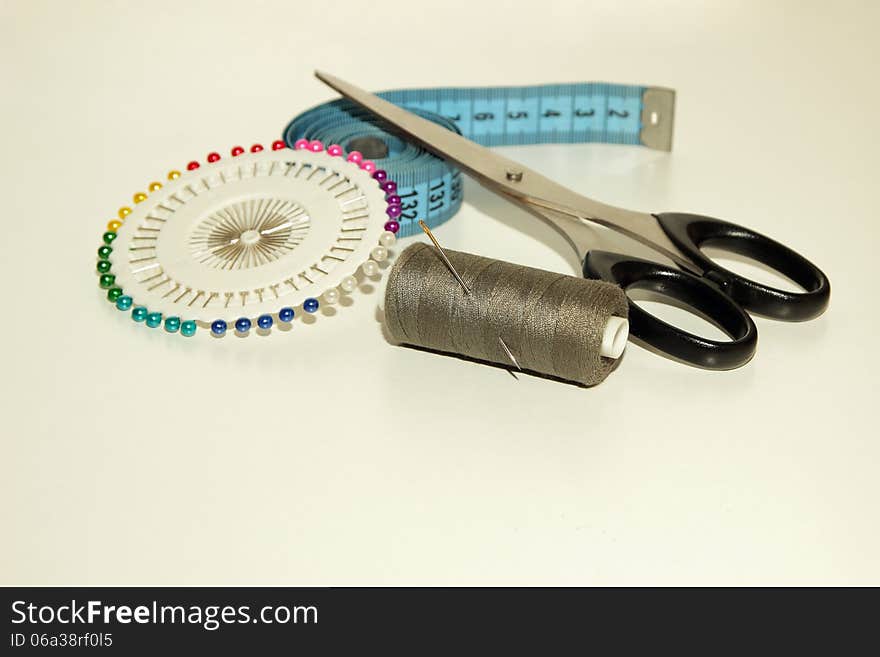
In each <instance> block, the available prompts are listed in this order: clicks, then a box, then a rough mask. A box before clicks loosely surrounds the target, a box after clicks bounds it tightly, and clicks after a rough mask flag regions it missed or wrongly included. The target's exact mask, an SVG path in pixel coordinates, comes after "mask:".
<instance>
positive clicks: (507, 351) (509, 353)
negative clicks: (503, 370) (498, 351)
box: [498, 335, 522, 381]
mask: <svg viewBox="0 0 880 657" xmlns="http://www.w3.org/2000/svg"><path fill="white" fill-rule="evenodd" d="M498 342H500V343H501V348H502V349H504V353H505V354H507V357H508V358H509V359H510V362H512V363H513V364H514V365H516V369H518V370H519V371H520V372H522V368H521V367H520V366H519V363H518V362H516V357H515V356H514V355H513V352H512V351H511V350H510V347H508V346H507V343H506V342H504V339H503V338H502V337H501V336H500V335H499V336H498ZM507 371H508V372H510V375H511V376H512V377H513V378H514V379H516V380H517V381H519V379H518V378H517V376H516V374H514V373H513V370H507Z"/></svg>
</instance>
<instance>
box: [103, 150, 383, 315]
mask: <svg viewBox="0 0 880 657" xmlns="http://www.w3.org/2000/svg"><path fill="white" fill-rule="evenodd" d="M387 207H388V204H387V202H386V200H385V192H383V191H382V189H380V187H379V183H378V182H377V181H376V180H374V179H373V177H372V174H371V172H370V171H367V170H364V169H361V168H360V167H359V166H358V165H357V164H354V163H352V162H348V161H346V160H345V159H344V158H343V157H332V156H331V155H329V154H328V153H327V152H317V153H316V152H312V151H310V150H291V149H289V148H281V149H278V150H271V151H270V150H264V151H261V152H255V153H254V152H252V153H242V154H240V155H238V156H235V157H227V158H223V159H220V160H218V161H215V162H213V163H205V164H202V165H201V166H199V167H198V168H194V169H193V170H190V171H187V172H185V173H183V174H182V175H180V176H179V177H178V178H176V179H174V180H170V181H168V182H167V183H166V184H164V185H163V186H160V188H159V189H156V190H155V191H153V192H152V193H150V194H149V195H148V196H147V197H146V198H145V199H144V200H142V201H140V202H138V203H137V204H136V205H135V206H134V208H133V209H132V211H131V213H130V214H129V215H128V216H127V217H126V218H125V222H124V224H123V225H122V226H121V227H120V228H119V229H118V231H117V235H116V240H115V242H114V243H113V253H112V254H111V256H110V258H109V259H110V261H111V262H112V270H113V273H114V275H115V277H116V285H118V286H120V287H121V288H122V289H123V290H124V291H125V294H126V295H129V296H130V297H131V298H132V299H133V300H134V304H135V305H137V306H144V307H146V308H148V309H149V310H150V311H151V312H157V313H162V315H163V316H165V317H179V318H182V319H188V320H198V321H200V322H206V323H211V322H215V321H217V320H223V321H225V322H227V323H228V324H230V325H231V324H232V323H233V322H234V321H235V320H236V319H238V318H242V317H245V318H252V319H256V318H257V317H260V316H262V315H267V314H268V315H273V314H276V313H277V312H278V311H279V310H280V309H281V308H288V307H289V308H293V307H297V306H300V305H303V304H304V302H307V300H308V302H307V304H306V305H309V304H311V305H312V306H313V305H314V300H316V299H320V298H322V295H323V294H324V293H325V292H326V291H327V290H332V289H335V288H337V287H338V286H339V285H340V283H341V282H342V281H343V280H346V281H348V279H349V277H351V276H354V275H355V274H356V272H357V271H358V268H359V267H361V266H362V265H363V263H364V262H366V261H368V260H369V259H370V253H371V251H372V250H374V249H376V248H377V247H380V238H381V237H382V235H383V233H384V232H385V228H384V225H385V222H386V221H387V220H388V216H387V214H386V209H387ZM381 248H384V247H381ZM332 296H333V293H332V292H331V297H332Z"/></svg>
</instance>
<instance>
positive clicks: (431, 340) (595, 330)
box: [385, 244, 627, 385]
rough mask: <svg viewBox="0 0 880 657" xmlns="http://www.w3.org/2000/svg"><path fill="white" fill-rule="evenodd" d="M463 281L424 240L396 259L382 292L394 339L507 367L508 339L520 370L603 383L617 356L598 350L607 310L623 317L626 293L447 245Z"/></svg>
mask: <svg viewBox="0 0 880 657" xmlns="http://www.w3.org/2000/svg"><path fill="white" fill-rule="evenodd" d="M444 251H445V252H446V255H447V256H449V260H450V261H451V262H452V264H453V266H454V267H455V269H456V270H457V271H458V273H459V274H460V275H461V277H462V279H463V280H464V281H465V283H467V285H468V287H470V288H471V292H472V293H471V294H470V295H468V294H465V292H464V290H463V289H462V287H461V285H459V283H458V281H456V280H455V277H454V276H453V275H452V273H451V272H450V271H449V269H448V268H447V267H446V265H445V264H444V263H443V261H442V260H441V259H440V257H439V255H438V254H437V252H436V250H435V249H434V248H433V247H431V246H430V245H428V244H413V245H412V246H410V247H408V248H407V249H406V250H405V251H404V252H403V253H401V254H400V257H399V258H398V259H397V262H396V263H395V265H394V267H393V268H392V269H391V273H390V274H389V276H388V287H387V289H386V291H385V323H386V326H387V327H388V331H389V333H390V334H391V336H392V337H393V338H394V339H395V340H396V341H398V342H403V343H406V344H411V345H415V346H418V347H425V348H427V349H432V350H436V351H443V352H447V353H454V354H460V355H462V356H467V357H469V358H474V359H477V360H482V361H488V362H492V363H497V364H500V365H503V366H505V367H511V366H512V363H511V362H510V359H509V358H508V357H507V354H505V353H504V349H503V347H502V346H501V344H500V343H499V342H498V338H499V336H500V337H501V338H502V339H503V340H504V341H505V343H506V344H507V346H508V347H510V350H511V351H512V352H513V353H514V355H515V356H516V359H517V361H518V362H519V364H520V366H521V367H522V368H523V369H524V370H530V371H533V372H537V373H540V374H546V375H548V376H552V377H557V378H560V379H565V380H568V381H576V382H578V383H582V384H584V385H595V384H597V383H601V382H602V381H603V380H604V379H605V377H607V376H608V374H609V373H610V372H611V370H613V369H614V367H615V365H616V364H617V360H615V359H612V358H604V357H602V356H601V355H600V354H599V348H600V346H601V342H602V333H603V331H604V327H605V324H606V323H607V321H608V318H609V317H610V316H612V315H617V316H618V317H626V316H627V301H626V295H625V294H624V292H623V290H621V289H620V288H619V287H618V286H616V285H612V284H611V283H605V282H603V281H593V280H585V279H582V278H575V277H574V276H566V275H564V274H557V273H554V272H548V271H544V270H541V269H533V268H531V267H523V266H521V265H515V264H512V263H509V262H504V261H501V260H493V259H491V258H484V257H482V256H477V255H473V254H470V253H462V252H459V251H450V250H449V249H444Z"/></svg>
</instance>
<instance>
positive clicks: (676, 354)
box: [315, 71, 831, 370]
mask: <svg viewBox="0 0 880 657" xmlns="http://www.w3.org/2000/svg"><path fill="white" fill-rule="evenodd" d="M315 76H316V77H317V78H318V79H319V80H321V81H322V82H324V83H325V84H327V85H329V86H330V87H332V88H333V89H335V90H336V91H338V92H339V93H340V94H342V95H343V96H345V97H346V98H348V99H350V100H351V101H353V102H354V103H356V104H357V105H360V106H361V107H363V108H365V109H367V110H369V111H370V112H372V113H373V114H375V115H376V116H378V117H379V118H381V119H383V120H384V121H386V122H387V123H389V124H391V125H392V126H393V127H396V128H397V129H398V130H399V131H400V132H401V133H403V134H404V135H406V136H407V137H409V138H410V139H411V140H412V141H414V142H416V143H418V144H420V145H422V146H423V147H424V148H425V149H426V150H428V151H430V152H432V153H434V154H435V155H437V156H438V157H441V158H443V159H445V160H448V161H450V162H454V163H455V164H456V165H457V166H458V167H459V168H461V169H462V170H463V171H465V172H466V173H468V174H469V175H471V176H472V177H474V178H475V179H476V180H477V181H478V182H479V183H480V184H482V185H483V186H484V187H486V188H487V189H489V190H490V191H492V192H494V193H496V194H499V195H500V196H502V197H504V198H506V199H508V200H509V201H511V202H513V203H515V204H517V205H519V206H521V207H523V208H524V209H526V210H528V211H529V212H531V213H532V214H534V215H536V216H538V217H540V218H541V219H544V220H545V221H547V222H548V223H550V224H551V225H552V226H554V227H555V228H556V229H557V230H559V231H560V232H561V233H562V235H563V236H564V237H566V238H567V240H568V241H569V243H570V244H571V245H572V246H573V247H574V248H575V250H576V251H577V253H578V255H579V256H580V257H581V258H582V262H583V273H584V276H585V277H587V278H594V279H601V280H604V281H608V282H611V283H616V284H617V285H619V286H620V287H622V288H623V289H624V290H635V289H641V290H648V291H651V292H655V293H658V294H660V295H662V296H665V297H668V298H671V299H673V300H675V301H677V302H678V305H684V306H685V307H686V308H687V309H688V310H690V311H691V312H693V313H694V314H697V315H699V316H702V317H704V318H706V319H708V320H709V321H711V322H712V323H713V324H715V325H716V326H718V328H720V329H721V330H722V331H723V332H724V333H725V334H726V335H727V336H728V337H730V338H731V339H730V340H729V341H718V340H710V339H707V338H703V337H700V336H698V335H694V334H693V333H689V332H687V331H684V330H682V329H679V328H677V327H675V326H672V325H671V324H668V323H666V322H664V321H663V320H661V319H658V318H657V317H655V316H653V315H651V314H650V313H648V312H647V311H645V310H643V309H642V308H640V307H639V306H637V305H636V304H635V303H633V301H632V300H629V322H630V335H631V336H634V337H635V338H637V339H638V340H641V341H642V342H644V343H646V344H648V345H650V346H651V347H653V348H654V349H655V350H656V351H659V352H660V353H662V354H665V355H667V356H669V357H671V358H673V359H676V360H679V361H683V362H685V363H688V364H691V365H695V366H698V367H703V368H707V369H713V370H723V369H733V368H736V367H740V366H741V365H744V364H745V363H747V362H748V361H749V360H750V359H751V358H752V356H753V355H754V353H755V349H756V347H757V343H758V330H757V328H756V327H755V323H754V321H752V318H751V317H750V316H749V314H748V313H747V312H746V311H747V310H748V311H752V312H753V313H756V314H759V315H763V316H765V317H770V318H772V319H779V320H787V321H803V320H808V319H813V318H814V317H817V316H819V315H821V314H822V312H824V310H825V308H827V306H828V301H829V299H830V297H831V284H830V282H829V281H828V277H827V276H825V274H823V273H822V271H821V270H820V269H819V268H818V267H816V266H815V265H814V264H812V263H811V262H810V261H809V260H807V259H806V258H804V257H803V256H801V255H799V254H798V253H796V252H795V251H793V250H792V249H790V248H788V247H787V246H785V245H784V244H781V243H779V242H777V241H775V240H772V239H770V238H769V237H765V236H764V235H761V234H760V233H757V232H755V231H753V230H750V229H748V228H744V227H742V226H738V225H736V224H733V223H729V222H727V221H723V220H721V219H715V218H712V217H707V216H703V215H699V214H686V213H680V212H663V213H655V214H649V213H645V212H636V211H634V210H627V209H624V208H618V207H614V206H611V205H606V204H604V203H600V202H598V201H595V200H593V199H591V198H587V197H585V196H582V195H581V194H578V193H577V192H574V191H572V190H570V189H568V188H566V187H564V186H562V185H560V184H558V183H556V182H554V181H552V180H550V179H549V178H546V177H544V176H542V175H541V174H539V173H537V172H535V171H532V170H530V169H528V168H526V167H524V166H522V165H521V164H519V163H517V162H515V161H513V160H510V159H508V158H506V157H503V156H501V155H499V154H498V153H495V152H493V151H490V150H489V149H487V148H484V147H483V146H480V145H479V144H476V143H474V142H472V141H470V140H468V139H465V138H464V137H462V136H461V135H458V134H456V133H454V132H452V131H450V130H448V129H447V128H444V127H442V126H440V125H438V124H436V123H433V122H431V121H429V120H427V119H424V118H422V117H420V116H417V115H415V114H413V113H411V112H408V111H407V110H405V109H403V108H401V107H398V106H397V105H394V104H392V103H390V102H388V101H386V100H383V99H381V98H379V97H378V96H375V95H373V94H371V93H369V92H367V91H364V90H363V89H359V88H358V87H356V86H354V85H352V84H349V83H348V82H345V81H343V80H340V79H339V78H337V77H334V76H332V75H329V74H327V73H322V72H318V71H316V72H315ZM588 222H593V223H596V224H599V225H601V226H605V227H606V228H609V229H611V230H614V231H617V232H619V233H622V234H623V235H626V236H628V237H630V238H632V239H635V240H637V241H639V242H641V243H642V244H644V245H646V246H648V247H649V248H651V249H652V250H654V251H655V252H657V253H659V254H661V255H663V256H665V257H666V258H668V259H670V260H671V261H672V262H673V263H675V265H676V267H670V266H667V265H665V264H661V263H658V262H653V261H650V260H644V259H642V258H637V257H633V256H627V255H625V254H620V253H610V252H607V251H597V250H591V249H590V245H591V243H592V242H594V240H595V237H594V233H593V231H592V230H591V229H590V228H589V225H588ZM710 244H711V246H713V247H715V248H720V249H721V250H724V251H727V252H730V253H734V254H738V255H742V256H746V257H748V258H751V259H753V260H756V261H758V262H760V263H762V264H764V265H766V266H768V267H770V268H771V269H774V270H776V271H777V272H779V273H781V274H784V275H785V276H787V277H788V278H789V279H791V280H792V281H794V282H795V283H797V284H798V285H799V286H800V287H801V288H803V290H804V291H803V292H788V291H785V290H780V289H777V288H773V287H769V286H767V285H764V284H762V283H759V282H757V281H753V280H751V279H748V278H745V277H743V276H740V275H739V274H736V273H734V272H732V271H730V270H728V269H725V268H724V267H721V266H720V265H718V264H717V263H715V262H714V261H713V260H712V259H710V258H709V257H708V256H706V255H705V254H704V253H703V251H702V250H701V247H702V246H703V245H710Z"/></svg>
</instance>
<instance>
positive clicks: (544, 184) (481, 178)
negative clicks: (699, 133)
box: [315, 71, 702, 274]
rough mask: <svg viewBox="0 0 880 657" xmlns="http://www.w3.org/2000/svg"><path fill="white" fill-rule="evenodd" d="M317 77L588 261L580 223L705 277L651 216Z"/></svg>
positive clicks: (335, 81)
mask: <svg viewBox="0 0 880 657" xmlns="http://www.w3.org/2000/svg"><path fill="white" fill-rule="evenodd" d="M315 76H316V77H317V78H318V79H319V80H321V81H322V82H324V83H325V84H327V85H328V86H330V87H332V88H333V89H335V90H336V91H338V92H339V93H340V94H342V95H343V96H344V97H346V98H348V99H349V100H351V101H353V102H355V103H356V104H358V105H360V106H361V107H363V108H365V109H367V110H369V111H370V112H372V113H373V114H375V115H376V116H378V117H380V118H382V119H384V120H385V121H387V122H388V123H390V124H391V125H393V126H394V127H395V128H397V129H398V130H400V132H402V133H403V134H404V135H406V136H407V137H408V138H409V139H411V140H412V141H413V142H415V143H417V144H419V145H421V146H423V147H424V148H425V149H426V150H428V151H431V152H432V153H434V154H435V155H437V156H439V157H442V158H443V159H445V160H449V161H450V162H454V163H455V164H456V165H457V166H459V167H460V168H461V169H462V170H463V171H465V172H466V173H468V174H470V175H471V176H473V177H474V178H476V179H477V181H478V182H480V183H481V184H482V185H484V186H485V187H487V188H489V189H490V190H491V191H493V192H494V193H496V194H499V195H501V196H505V197H507V198H508V200H511V201H513V202H515V203H518V204H520V205H523V206H525V207H526V209H528V210H529V211H531V212H532V213H534V214H538V215H540V216H541V217H542V218H544V219H545V220H547V221H548V222H550V223H551V224H553V225H554V226H556V228H557V229H559V230H560V231H561V232H562V233H563V234H564V235H565V236H566V237H567V238H568V240H569V241H570V242H571V243H572V245H573V246H574V247H575V248H576V249H577V250H578V257H579V258H581V260H583V258H584V256H585V255H586V252H587V251H588V250H589V248H590V246H592V245H591V244H590V242H591V241H592V239H593V235H592V233H590V231H589V230H585V229H584V227H583V226H582V225H581V222H582V221H584V220H586V221H592V222H595V223H598V224H600V225H602V226H606V227H607V228H610V229H612V230H615V231H618V232H620V233H623V234H624V235H627V236H628V237H631V238H633V239H635V240H638V241H639V242H642V243H643V244H646V245H647V246H649V247H651V248H652V249H654V250H656V251H658V252H659V253H661V254H663V255H664V256H666V257H667V258H669V259H670V260H672V261H673V262H675V263H676V264H678V265H679V266H680V267H683V268H685V269H687V270H688V271H691V272H693V273H695V274H701V273H702V271H701V270H700V269H699V268H698V267H696V266H695V265H694V263H693V262H691V261H690V260H688V259H687V258H684V257H682V254H681V253H680V252H679V251H678V249H676V247H675V246H674V245H673V244H672V242H671V241H670V240H669V238H668V237H667V236H666V234H665V233H664V232H663V230H662V229H661V228H660V226H659V225H658V224H657V222H656V220H655V219H654V217H653V216H651V215H650V214H646V213H642V212H633V211H631V210H625V209H623V208H617V207H614V206H611V205H606V204H604V203H600V202H598V201H594V200H593V199H590V198H587V197H585V196H582V195H580V194H578V193H577V192H575V191H573V190H571V189H569V188H568V187H565V186H564V185H560V184H559V183H557V182H555V181H553V180H551V179H550V178H547V177H546V176H543V175H541V174H540V173H538V172H537V171H533V170H531V169H529V168H528V167H525V166H523V165H522V164H520V163H519V162H516V161H514V160H511V159H508V158H506V157H504V156H502V155H500V154H498V153H496V152H494V151H491V150H489V149H488V148H486V147H484V146H481V145H480V144H477V143H476V142H473V141H471V140H469V139H465V138H464V137H462V136H461V135H458V134H456V133H454V132H452V131H451V130H447V129H446V128H444V127H443V126H440V125H438V124H436V123H434V122H432V121H429V120H427V119H424V118H422V117H420V116H417V115H416V114H413V113H412V112H409V111H407V110H405V109H403V108H401V107H398V106H397V105H395V104H393V103H390V102H388V101H387V100H384V99H383V98H379V97H378V96H376V95H375V94H371V93H370V92H368V91H365V90H363V89H361V88H359V87H357V86H355V85H353V84H351V83H349V82H345V81H344V80H340V79H339V78H337V77H335V76H333V75H330V74H328V73H323V72H320V71H316V72H315Z"/></svg>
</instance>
